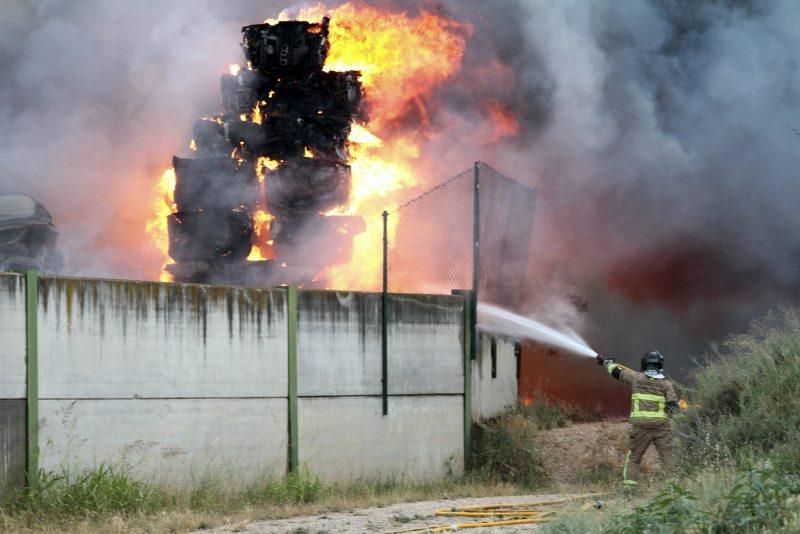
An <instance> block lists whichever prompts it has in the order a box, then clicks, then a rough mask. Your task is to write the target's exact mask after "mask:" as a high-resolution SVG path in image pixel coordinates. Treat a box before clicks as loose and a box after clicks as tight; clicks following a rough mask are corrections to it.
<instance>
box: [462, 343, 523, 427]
mask: <svg viewBox="0 0 800 534" xmlns="http://www.w3.org/2000/svg"><path fill="white" fill-rule="evenodd" d="M495 340H496V354H497V366H496V371H497V376H496V377H495V378H492V357H491V353H492V350H491V346H492V336H491V335H490V334H481V335H480V336H479V345H478V351H477V352H476V355H475V360H474V361H473V362H472V419H473V421H479V420H481V419H486V418H488V417H494V416H495V415H497V414H499V413H500V412H502V411H503V410H505V409H506V408H508V407H510V406H515V405H516V403H517V359H516V357H515V355H514V340H512V339H508V338H504V337H498V336H496V337H495Z"/></svg>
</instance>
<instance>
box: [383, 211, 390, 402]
mask: <svg viewBox="0 0 800 534" xmlns="http://www.w3.org/2000/svg"><path fill="white" fill-rule="evenodd" d="M388 227H389V213H388V212H387V211H385V210H384V212H383V280H382V283H383V290H382V291H381V388H382V394H383V415H389V345H388V338H387V336H388V335H389V332H388V331H389V327H388V324H389V318H388V317H387V316H386V310H387V308H388V301H389V233H388Z"/></svg>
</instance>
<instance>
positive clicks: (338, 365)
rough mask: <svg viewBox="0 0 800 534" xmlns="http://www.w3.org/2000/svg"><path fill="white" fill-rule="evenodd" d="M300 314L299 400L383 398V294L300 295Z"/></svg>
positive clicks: (315, 292) (298, 333)
mask: <svg viewBox="0 0 800 534" xmlns="http://www.w3.org/2000/svg"><path fill="white" fill-rule="evenodd" d="M297 308H298V320H297V371H298V379H297V381H298V384H297V387H298V392H299V395H301V396H304V395H305V396H312V395H314V396H315V395H378V394H380V393H381V338H380V335H381V315H380V314H381V308H380V294H378V293H345V292H336V291H299V292H298V296H297Z"/></svg>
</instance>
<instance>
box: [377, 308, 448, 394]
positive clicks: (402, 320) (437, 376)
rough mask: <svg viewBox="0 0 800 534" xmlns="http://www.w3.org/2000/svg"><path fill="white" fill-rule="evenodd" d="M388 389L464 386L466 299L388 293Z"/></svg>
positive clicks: (434, 390) (442, 391)
mask: <svg viewBox="0 0 800 534" xmlns="http://www.w3.org/2000/svg"><path fill="white" fill-rule="evenodd" d="M388 308H389V309H388V317H389V321H390V322H389V336H388V348H389V350H388V353H389V393H390V394H392V395H402V394H414V395H425V394H432V393H434V394H461V393H463V392H464V363H463V361H464V348H463V339H464V337H463V336H464V299H463V297H451V296H443V295H390V297H389V306H388Z"/></svg>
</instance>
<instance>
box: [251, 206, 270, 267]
mask: <svg viewBox="0 0 800 534" xmlns="http://www.w3.org/2000/svg"><path fill="white" fill-rule="evenodd" d="M274 219H275V217H273V216H272V215H271V214H270V213H267V212H266V211H264V210H263V209H259V210H257V211H256V212H255V214H254V215H253V227H254V230H255V234H256V242H255V244H254V245H253V248H252V249H250V255H249V256H248V257H247V261H259V260H270V259H275V252H274V251H273V250H272V240H271V239H269V225H270V223H271V222H272V221H273V220H274Z"/></svg>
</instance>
